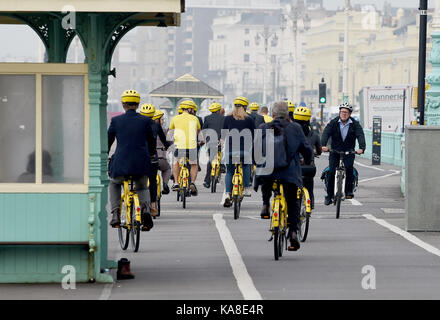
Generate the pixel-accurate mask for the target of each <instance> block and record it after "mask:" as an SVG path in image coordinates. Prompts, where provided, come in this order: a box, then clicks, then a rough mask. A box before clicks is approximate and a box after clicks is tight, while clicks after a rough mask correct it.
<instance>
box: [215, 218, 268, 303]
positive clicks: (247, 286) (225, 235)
mask: <svg viewBox="0 0 440 320" xmlns="http://www.w3.org/2000/svg"><path fill="white" fill-rule="evenodd" d="M213 219H214V221H215V226H216V227H217V230H218V233H219V235H220V238H221V240H222V242H223V246H224V247H225V251H226V254H227V255H228V258H229V263H230V264H231V267H232V273H233V274H234V276H235V279H236V280H237V285H238V288H239V289H240V291H241V294H242V295H243V298H244V299H245V300H263V298H262V297H261V295H260V293H259V292H258V290H257V288H255V285H254V282H253V281H252V278H251V277H250V275H249V273H248V272H247V269H246V265H245V264H244V262H243V259H242V258H241V255H240V252H239V251H238V248H237V246H236V245H235V242H234V239H233V238H232V235H231V232H230V231H229V229H228V227H227V226H226V221H225V220H224V219H223V215H222V214H220V213H216V214H214V215H213Z"/></svg>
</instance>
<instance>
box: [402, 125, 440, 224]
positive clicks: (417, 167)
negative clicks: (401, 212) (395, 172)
mask: <svg viewBox="0 0 440 320" xmlns="http://www.w3.org/2000/svg"><path fill="white" fill-rule="evenodd" d="M405 131H406V136H405V143H406V145H405V149H406V151H407V152H406V153H405V165H406V167H405V170H406V172H405V186H406V188H405V189H406V190H405V194H406V197H405V208H406V215H405V216H406V229H407V230H408V231H440V191H439V190H440V188H439V181H440V166H439V163H440V127H438V126H407V127H406V130H405Z"/></svg>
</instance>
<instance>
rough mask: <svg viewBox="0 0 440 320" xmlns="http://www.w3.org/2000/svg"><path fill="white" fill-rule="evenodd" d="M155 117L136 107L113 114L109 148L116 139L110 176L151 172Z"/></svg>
mask: <svg viewBox="0 0 440 320" xmlns="http://www.w3.org/2000/svg"><path fill="white" fill-rule="evenodd" d="M152 127H153V121H152V120H151V119H150V118H148V117H145V116H142V115H140V114H139V113H137V112H136V111H135V110H128V111H127V112H126V113H125V114H122V115H120V116H117V117H114V118H113V119H112V121H111V123H110V127H109V128H108V150H109V151H110V148H111V146H112V144H113V142H114V141H115V138H116V140H117V145H116V151H115V153H114V154H113V156H112V160H111V162H110V178H116V177H120V176H148V174H149V172H150V166H151V164H150V157H151V156H154V155H155V153H156V150H155V144H156V141H155V139H154V133H153V129H152Z"/></svg>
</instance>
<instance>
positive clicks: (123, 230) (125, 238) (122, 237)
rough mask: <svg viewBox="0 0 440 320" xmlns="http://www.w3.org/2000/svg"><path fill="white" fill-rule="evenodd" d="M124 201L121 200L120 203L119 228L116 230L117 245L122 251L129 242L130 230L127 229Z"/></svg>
mask: <svg viewBox="0 0 440 320" xmlns="http://www.w3.org/2000/svg"><path fill="white" fill-rule="evenodd" d="M126 210H127V208H126V207H125V201H124V199H122V202H121V226H120V227H119V228H118V236H119V244H120V245H121V249H122V250H127V248H128V243H129V242H130V229H129V228H128V227H127V223H126V219H127V218H126V215H125V212H126Z"/></svg>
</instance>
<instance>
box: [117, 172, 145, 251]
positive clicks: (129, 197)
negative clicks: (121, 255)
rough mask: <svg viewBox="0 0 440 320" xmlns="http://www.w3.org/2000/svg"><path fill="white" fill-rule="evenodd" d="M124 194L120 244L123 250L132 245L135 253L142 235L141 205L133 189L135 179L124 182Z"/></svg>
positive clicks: (130, 178)
mask: <svg viewBox="0 0 440 320" xmlns="http://www.w3.org/2000/svg"><path fill="white" fill-rule="evenodd" d="M123 188H124V191H123V194H122V195H121V217H120V218H121V225H120V228H118V235H119V244H120V245H121V248H122V250H126V249H127V248H128V244H129V242H130V238H131V245H132V249H133V251H134V252H137V251H138V250H139V243H140V233H141V224H142V218H141V205H140V201H139V195H138V194H137V192H136V191H135V190H134V188H133V178H132V177H127V178H125V179H124V181H123Z"/></svg>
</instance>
